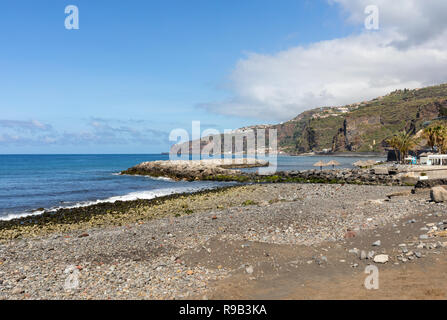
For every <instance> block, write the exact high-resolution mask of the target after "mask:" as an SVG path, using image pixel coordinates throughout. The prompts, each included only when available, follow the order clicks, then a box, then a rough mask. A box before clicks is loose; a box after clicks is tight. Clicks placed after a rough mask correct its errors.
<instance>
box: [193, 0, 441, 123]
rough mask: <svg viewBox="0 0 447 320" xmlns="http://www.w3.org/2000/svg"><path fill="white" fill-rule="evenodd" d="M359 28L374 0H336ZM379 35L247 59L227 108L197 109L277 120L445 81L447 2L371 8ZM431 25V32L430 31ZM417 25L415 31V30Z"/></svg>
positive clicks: (399, 1)
mask: <svg viewBox="0 0 447 320" xmlns="http://www.w3.org/2000/svg"><path fill="white" fill-rule="evenodd" d="M333 2H337V3H339V4H340V5H341V6H342V7H343V8H344V9H345V10H346V11H347V12H348V15H349V18H348V19H349V20H350V21H352V22H356V23H361V24H362V25H363V19H364V18H365V15H364V9H365V7H366V6H367V5H369V4H374V3H372V2H373V1H366V0H365V1H364V0H360V1H354V0H334V1H333ZM376 4H377V5H378V6H379V9H380V17H381V25H380V28H381V29H380V30H379V32H369V31H365V32H363V33H361V34H358V35H351V36H349V37H346V38H341V39H334V40H329V41H321V42H317V43H314V44H312V45H309V46H306V47H295V48H291V49H289V50H286V51H282V52H279V53H277V54H274V55H261V54H256V53H251V54H249V55H248V56H247V57H246V58H244V59H241V60H240V61H239V62H238V63H237V64H236V67H235V69H234V71H233V73H232V74H231V76H230V79H229V80H230V82H229V86H228V88H229V90H230V92H231V93H232V98H231V99H229V100H227V101H220V102H213V103H206V104H201V107H202V108H206V109H207V110H210V111H212V112H215V113H220V114H227V115H236V116H245V117H252V118H257V119H263V120H270V121H278V120H286V119H290V118H293V117H294V116H296V115H297V114H299V113H300V112H302V111H304V110H307V109H311V108H315V107H320V106H333V105H343V104H348V103H353V102H358V101H363V100H366V99H371V98H374V97H377V96H380V95H383V94H385V93H388V92H390V91H393V90H395V89H396V88H416V87H422V86H428V85H432V84H438V83H442V82H447V74H446V72H445V70H447V41H446V40H447V22H446V21H447V19H445V20H443V19H441V18H440V17H441V14H440V12H447V1H444V0H438V1H434V0H431V1H416V0H414V1H412V0H410V1H408V0H405V1H404V0H394V1H384V0H381V1H376ZM431 21H433V24H434V25H433V26H432V25H431ZM415 26H417V27H415Z"/></svg>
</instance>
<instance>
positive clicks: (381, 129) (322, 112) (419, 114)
mask: <svg viewBox="0 0 447 320" xmlns="http://www.w3.org/2000/svg"><path fill="white" fill-rule="evenodd" d="M443 117H446V119H447V84H443V85H439V86H433V87H427V88H422V89H415V90H408V89H404V90H397V91H395V92H392V93H390V94H388V95H386V96H384V97H379V98H376V99H374V100H371V101H367V102H363V103H357V104H353V105H347V106H344V107H339V108H337V107H331V108H318V109H314V110H310V111H306V112H304V113H302V114H300V115H299V116H298V117H296V118H295V119H292V120H290V121H288V122H286V123H283V124H280V125H275V126H273V127H274V128H276V129H277V130H278V138H279V147H280V149H281V150H282V151H285V152H288V153H291V154H297V153H303V152H318V151H323V150H324V149H326V150H327V151H329V150H330V151H334V152H344V151H352V152H371V151H373V152H382V151H383V150H384V147H385V146H386V143H385V140H386V139H387V138H389V137H391V136H393V135H394V134H396V133H397V132H399V131H402V130H404V129H405V130H407V131H411V132H413V133H416V132H418V131H419V130H420V129H422V128H423V127H425V126H427V125H428V124H429V123H430V122H431V121H434V120H437V119H439V120H440V121H445V120H444V119H443Z"/></svg>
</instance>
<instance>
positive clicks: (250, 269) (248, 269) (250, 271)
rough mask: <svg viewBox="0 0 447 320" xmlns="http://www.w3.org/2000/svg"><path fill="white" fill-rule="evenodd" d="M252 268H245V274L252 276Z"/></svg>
mask: <svg viewBox="0 0 447 320" xmlns="http://www.w3.org/2000/svg"><path fill="white" fill-rule="evenodd" d="M253 271H254V270H253V267H252V266H248V267H246V268H245V272H247V273H248V274H252V273H253Z"/></svg>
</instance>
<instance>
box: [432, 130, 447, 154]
mask: <svg viewBox="0 0 447 320" xmlns="http://www.w3.org/2000/svg"><path fill="white" fill-rule="evenodd" d="M434 130H435V146H436V148H437V149H438V151H439V152H440V153H445V152H446V151H447V128H446V127H445V126H443V125H439V126H437V127H435V128H434Z"/></svg>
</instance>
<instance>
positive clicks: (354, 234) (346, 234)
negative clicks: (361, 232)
mask: <svg viewBox="0 0 447 320" xmlns="http://www.w3.org/2000/svg"><path fill="white" fill-rule="evenodd" d="M356 235H357V234H356V233H355V232H354V231H348V232H346V233H345V239H351V238H355V236H356Z"/></svg>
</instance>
